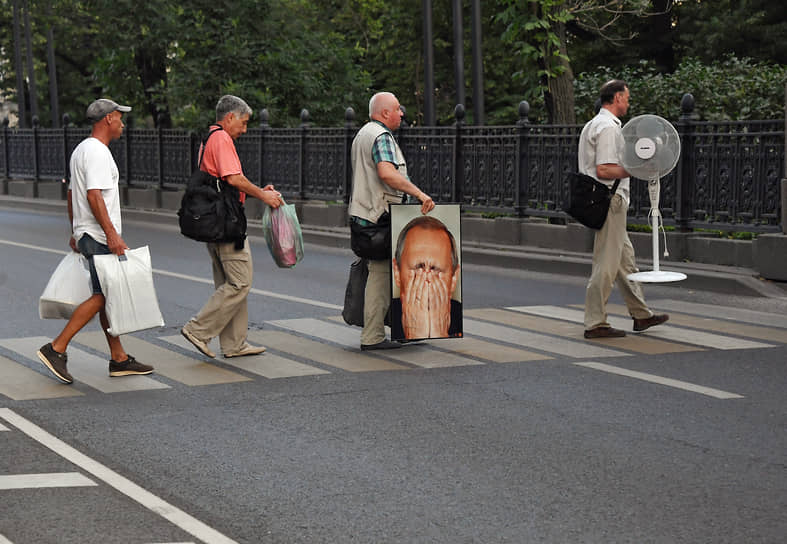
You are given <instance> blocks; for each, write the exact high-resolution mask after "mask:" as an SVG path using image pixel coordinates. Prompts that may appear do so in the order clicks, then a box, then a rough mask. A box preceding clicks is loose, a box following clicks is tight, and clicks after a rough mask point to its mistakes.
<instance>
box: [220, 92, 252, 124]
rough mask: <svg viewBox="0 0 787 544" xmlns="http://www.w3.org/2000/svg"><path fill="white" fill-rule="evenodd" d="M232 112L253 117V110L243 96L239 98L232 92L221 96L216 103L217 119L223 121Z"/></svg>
mask: <svg viewBox="0 0 787 544" xmlns="http://www.w3.org/2000/svg"><path fill="white" fill-rule="evenodd" d="M230 113H234V114H235V115H238V116H241V115H248V116H249V117H251V113H252V111H251V108H250V107H249V105H248V104H247V103H246V102H245V101H244V100H243V99H242V98H238V97H237V96H233V95H231V94H225V95H224V96H222V97H221V98H219V101H218V103H217V104H216V121H221V120H222V119H224V118H225V117H226V116H227V115H228V114H230Z"/></svg>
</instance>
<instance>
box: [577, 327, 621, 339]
mask: <svg viewBox="0 0 787 544" xmlns="http://www.w3.org/2000/svg"><path fill="white" fill-rule="evenodd" d="M624 336H626V331H622V330H620V329H614V328H612V327H596V328H595V329H588V330H586V331H585V338H623V337H624Z"/></svg>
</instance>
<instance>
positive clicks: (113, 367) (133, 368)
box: [109, 355, 153, 377]
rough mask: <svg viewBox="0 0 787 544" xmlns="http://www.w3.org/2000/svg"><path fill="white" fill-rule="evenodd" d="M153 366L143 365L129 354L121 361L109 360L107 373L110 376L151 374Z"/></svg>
mask: <svg viewBox="0 0 787 544" xmlns="http://www.w3.org/2000/svg"><path fill="white" fill-rule="evenodd" d="M152 373H153V367H152V366H150V365H143V364H142V363H140V362H139V361H137V360H136V359H134V358H133V357H132V356H131V355H129V356H128V359H126V360H125V361H123V362H122V363H118V362H117V361H115V360H114V359H110V360H109V375H110V376H114V377H117V376H135V375H139V374H152Z"/></svg>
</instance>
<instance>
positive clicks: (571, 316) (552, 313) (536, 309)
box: [506, 306, 774, 357]
mask: <svg viewBox="0 0 787 544" xmlns="http://www.w3.org/2000/svg"><path fill="white" fill-rule="evenodd" d="M506 310H512V311H514V312H522V313H526V314H532V315H538V316H542V317H551V318H553V319H562V320H564V321H573V322H574V323H583V322H584V319H585V313H584V312H583V311H582V310H575V309H573V308H563V307H561V306H511V307H508V308H506ZM608 321H609V324H610V325H612V326H613V327H617V328H619V329H625V328H627V327H629V326H631V318H624V317H616V316H612V315H611V316H609V318H608ZM633 334H635V335H636V334H643V333H633ZM645 334H647V336H649V337H653V338H660V339H662V340H669V341H674V342H683V343H685V344H693V345H695V346H702V347H706V348H714V349H723V350H730V349H758V348H772V347H774V345H773V344H765V343H763V342H753V341H751V340H744V339H742V338H733V337H730V336H722V335H719V334H712V333H709V332H703V331H699V330H696V329H687V328H684V327H676V326H673V325H669V324H667V325H659V326H658V327H654V328H652V329H648V331H647V333H645ZM589 357H593V355H590V356H589Z"/></svg>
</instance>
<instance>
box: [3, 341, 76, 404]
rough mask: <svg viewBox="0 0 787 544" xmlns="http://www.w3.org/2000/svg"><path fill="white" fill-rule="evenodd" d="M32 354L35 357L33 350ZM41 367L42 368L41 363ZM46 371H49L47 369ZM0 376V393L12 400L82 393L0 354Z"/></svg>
mask: <svg viewBox="0 0 787 544" xmlns="http://www.w3.org/2000/svg"><path fill="white" fill-rule="evenodd" d="M36 349H37V348H36ZM32 356H33V357H35V351H34V352H33V355H32ZM36 359H37V357H36ZM38 364H40V363H38ZM41 368H44V367H43V365H42V366H41ZM46 372H47V373H49V370H46ZM0 376H2V379H0V395H5V396H6V397H8V398H10V399H12V400H36V399H57V398H64V397H79V396H81V395H82V394H83V393H82V392H80V391H78V390H77V389H74V388H73V387H71V386H70V385H66V384H64V383H60V381H58V380H54V379H52V378H50V377H48V376H45V375H44V374H41V373H39V372H36V371H35V370H32V369H30V368H27V367H26V366H24V365H22V364H19V363H17V362H15V361H12V360H11V359H7V358H5V357H3V356H2V355H0Z"/></svg>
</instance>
